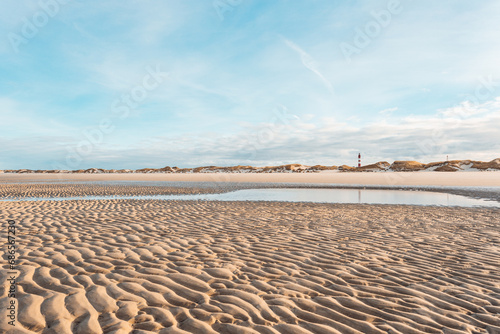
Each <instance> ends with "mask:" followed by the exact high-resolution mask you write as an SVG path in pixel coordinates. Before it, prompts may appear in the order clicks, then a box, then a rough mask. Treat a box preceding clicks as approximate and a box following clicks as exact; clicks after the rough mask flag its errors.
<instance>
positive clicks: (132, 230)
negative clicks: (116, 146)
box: [0, 185, 500, 334]
mask: <svg viewBox="0 0 500 334" xmlns="http://www.w3.org/2000/svg"><path fill="white" fill-rule="evenodd" d="M2 187H3V185H2ZM11 190H12V189H11ZM20 191H22V190H20ZM45 191H47V192H49V194H50V191H53V189H52V190H51V189H45ZM114 191H120V189H119V187H112V188H110V189H108V192H114ZM0 205H1V209H2V210H0V220H2V221H5V220H7V219H14V220H16V221H17V222H18V227H19V235H18V240H19V243H20V244H21V245H22V247H20V248H19V251H18V258H19V265H18V269H19V273H20V275H19V278H18V283H19V285H18V291H19V294H18V298H19V304H20V305H19V306H20V309H19V319H18V326H17V327H16V330H15V331H12V330H10V327H8V325H7V323H6V318H5V317H1V318H0V330H1V331H3V332H7V333H44V334H45V333H54V334H55V333H57V334H61V333H86V334H92V333H283V334H284V333H388V332H389V333H422V332H427V333H500V317H499V313H500V280H499V279H498V277H500V266H499V264H500V246H499V244H500V224H499V219H498V216H499V213H500V212H499V210H498V209H484V208H482V209H481V208H478V209H470V208H469V209H465V208H438V207H413V206H373V205H335V204H312V203H268V202H253V203H245V202H237V203H236V202H196V201H193V202H191V201H172V202H165V201H151V200H149V201H144V200H106V201H89V200H85V201H64V202H51V201H48V202H2V203H1V204H0ZM2 232H3V231H2ZM1 237H2V238H5V235H4V234H2V235H1ZM2 261H3V260H2ZM3 268H4V269H3V270H2V271H1V272H0V282H1V286H2V289H1V290H0V308H1V309H5V307H6V302H7V298H6V296H7V295H6V287H7V285H8V283H7V282H6V280H7V274H6V270H5V268H6V265H5V264H3Z"/></svg>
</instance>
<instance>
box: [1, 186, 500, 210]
mask: <svg viewBox="0 0 500 334" xmlns="http://www.w3.org/2000/svg"><path fill="white" fill-rule="evenodd" d="M106 199H146V200H147V199H154V200H212V201H285V202H313V203H360V204H406V205H438V206H462V207H474V206H486V207H500V202H497V201H492V200H485V199H476V198H470V197H465V196H460V195H453V194H447V193H439V192H430V191H409V190H386V189H383V190H380V189H311V188H309V189H304V188H281V189H245V190H237V191H232V192H227V193H222V194H196V195H140V196H119V195H116V196H86V197H38V198H34V197H32V198H21V199H3V200H0V201H68V200H106Z"/></svg>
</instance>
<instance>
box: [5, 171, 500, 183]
mask: <svg viewBox="0 0 500 334" xmlns="http://www.w3.org/2000/svg"><path fill="white" fill-rule="evenodd" d="M33 180H36V181H40V180H45V181H49V180H53V181H59V180H67V181H123V180H125V181H190V182H267V183H268V182H286V183H294V182H295V183H335V184H365V185H420V186H423V185H433V186H500V171H490V172H371V173H370V172H366V173H342V172H322V173H190V174H168V173H153V174H141V173H137V174H8V173H5V174H0V183H1V182H18V181H22V182H26V181H33Z"/></svg>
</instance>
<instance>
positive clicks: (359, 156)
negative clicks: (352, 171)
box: [358, 153, 361, 167]
mask: <svg viewBox="0 0 500 334" xmlns="http://www.w3.org/2000/svg"><path fill="white" fill-rule="evenodd" d="M358 167H361V153H359V154H358Z"/></svg>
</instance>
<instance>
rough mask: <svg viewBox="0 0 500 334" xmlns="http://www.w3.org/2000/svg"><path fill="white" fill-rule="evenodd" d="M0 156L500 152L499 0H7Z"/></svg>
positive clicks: (385, 156)
mask: <svg viewBox="0 0 500 334" xmlns="http://www.w3.org/2000/svg"><path fill="white" fill-rule="evenodd" d="M2 5H3V8H4V10H2V11H1V12H0V36H1V38H0V169H21V168H29V169H72V170H73V169H86V168H92V167H96V168H108V169H111V168H114V169H121V168H130V169H137V168H144V167H151V168H159V167H164V166H178V167H194V166H206V165H219V166H231V165H253V166H268V165H280V164H288V163H302V164H305V165H315V164H322V165H341V164H348V165H354V164H355V163H357V155H358V152H360V153H361V154H362V162H363V164H368V163H373V162H377V161H389V162H392V161H394V160H418V161H422V162H431V161H442V160H445V159H446V156H448V157H449V159H475V160H483V161H490V160H492V159H495V158H499V157H500V131H498V128H499V124H500V113H499V110H500V66H498V60H499V59H500V39H499V38H498V32H499V31H500V20H498V17H500V2H498V1H496V0H482V1H475V2H472V1H468V0H467V1H466V0H453V1H451V0H442V1H431V0H422V1H416V0H383V1H382V0H344V1H338V0H337V1H335V0H307V1H306V0H272V1H271V0H163V1H160V0H155V1H153V0H141V1H138V0H135V1H133V0H107V1H100V2H97V1H95V2H89V1H82V0H40V1H28V0H5V1H3V3H2Z"/></svg>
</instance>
